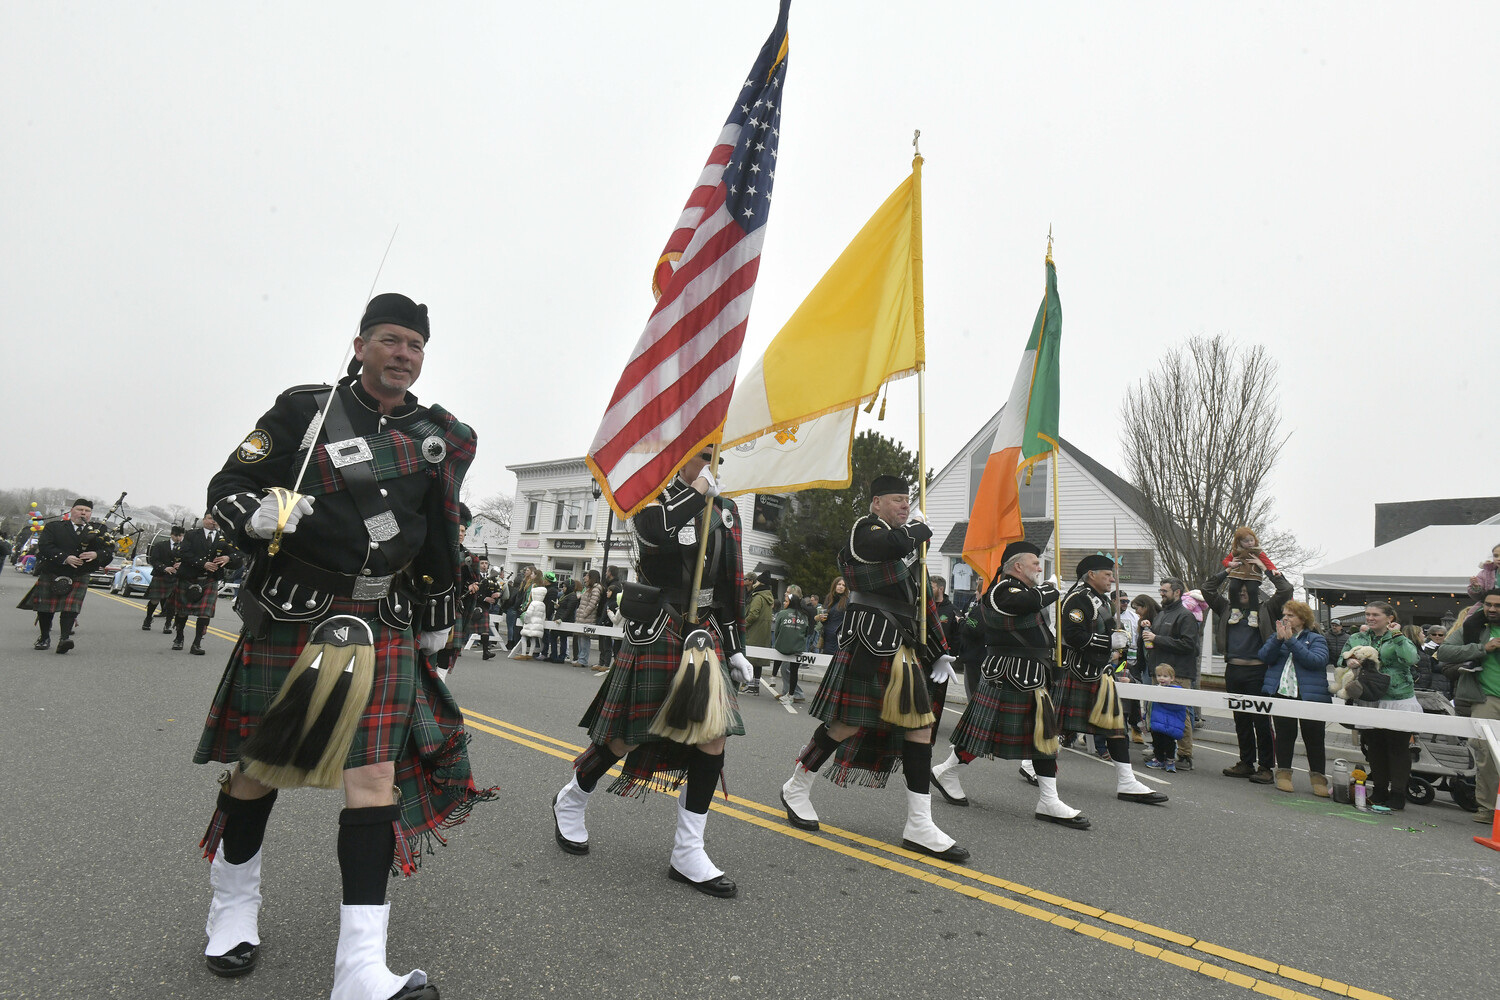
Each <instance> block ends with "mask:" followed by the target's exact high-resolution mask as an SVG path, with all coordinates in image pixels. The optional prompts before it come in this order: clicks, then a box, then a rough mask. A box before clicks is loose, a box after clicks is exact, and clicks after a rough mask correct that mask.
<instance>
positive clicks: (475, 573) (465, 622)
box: [433, 503, 479, 682]
mask: <svg viewBox="0 0 1500 1000" xmlns="http://www.w3.org/2000/svg"><path fill="white" fill-rule="evenodd" d="M473 523H474V515H473V514H472V513H471V512H470V511H469V505H468V504H466V503H460V504H459V505H458V546H459V564H458V586H457V588H456V590H455V591H454V593H455V596H456V597H457V600H458V607H457V608H456V609H455V617H454V619H453V630H452V631H451V632H450V633H449V634H448V644H447V645H446V646H445V647H443V649H442V651H441V652H439V653H438V654H437V657H436V658H435V660H434V662H433V665H434V666H435V667H437V671H438V676H439V677H441V678H442V679H443V680H444V681H445V682H446V681H447V680H448V675H449V674H450V673H452V672H453V668H454V667H456V666H458V658H459V657H460V656H462V655H463V652H464V643H465V642H467V641H468V640H469V633H470V632H471V631H472V630H473V623H474V605H475V603H476V598H475V594H477V593H478V592H479V557H478V556H476V555H475V554H474V553H472V552H470V551H469V549H468V546H466V545H464V539H465V538H466V537H467V536H468V533H469V526H470V525H472V524H473Z"/></svg>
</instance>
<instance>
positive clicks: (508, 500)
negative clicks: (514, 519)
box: [473, 493, 516, 532]
mask: <svg viewBox="0 0 1500 1000" xmlns="http://www.w3.org/2000/svg"><path fill="white" fill-rule="evenodd" d="M515 505H516V501H515V498H514V497H511V496H509V495H507V494H505V493H496V494H495V495H494V496H492V497H485V498H484V499H483V500H480V501H479V502H478V503H475V504H474V505H473V511H474V516H475V517H482V518H485V519H487V520H490V521H493V522H495V524H496V525H497V526H499V528H500V530H501V531H502V532H505V531H509V530H510V515H511V511H512V510H513V509H514V508H515Z"/></svg>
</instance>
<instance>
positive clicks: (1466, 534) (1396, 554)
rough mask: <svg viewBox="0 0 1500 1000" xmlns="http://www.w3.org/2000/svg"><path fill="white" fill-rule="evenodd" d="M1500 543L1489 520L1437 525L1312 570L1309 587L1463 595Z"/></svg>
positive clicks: (1499, 530)
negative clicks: (1470, 580)
mask: <svg viewBox="0 0 1500 1000" xmlns="http://www.w3.org/2000/svg"><path fill="white" fill-rule="evenodd" d="M1496 543H1500V527H1497V526H1495V525H1490V524H1433V525H1429V526H1427V527H1425V528H1423V529H1421V530H1420V531H1414V532H1412V533H1411V534H1409V535H1406V536H1404V537H1402V538H1397V539H1396V540H1394V541H1390V542H1386V543H1385V544H1384V545H1377V546H1376V547H1375V548H1373V549H1370V550H1368V551H1366V552H1361V553H1360V554H1359V555H1356V556H1350V557H1349V558H1348V559H1341V560H1339V561H1338V562H1334V563H1329V564H1328V565H1326V566H1319V567H1318V568H1317V569H1312V570H1308V571H1307V572H1306V573H1305V574H1304V575H1303V584H1304V586H1306V587H1307V589H1308V590H1310V591H1319V590H1321V591H1339V592H1346V593H1347V592H1360V593H1376V594H1380V593H1402V594H1441V595H1443V596H1445V597H1446V596H1448V595H1450V594H1453V595H1457V596H1458V597H1463V596H1464V592H1465V590H1466V589H1467V588H1468V586H1469V577H1471V576H1473V575H1474V572H1475V571H1476V570H1477V569H1478V568H1479V563H1480V562H1481V561H1482V560H1485V559H1488V558H1489V555H1490V550H1491V549H1492V548H1493V547H1494V546H1495V544H1496Z"/></svg>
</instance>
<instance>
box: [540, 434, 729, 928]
mask: <svg viewBox="0 0 1500 1000" xmlns="http://www.w3.org/2000/svg"><path fill="white" fill-rule="evenodd" d="M712 457H713V453H712V451H710V450H705V451H703V452H700V453H699V454H697V455H695V456H693V457H692V458H690V459H688V461H687V463H686V464H685V465H684V466H683V468H682V470H681V471H680V472H679V473H678V474H677V476H676V477H675V478H674V479H673V480H672V481H671V482H670V483H668V484H667V486H666V488H665V489H664V490H663V491H662V493H661V495H660V496H659V497H658V498H657V499H656V500H654V501H652V502H651V503H650V504H649V505H647V506H646V507H645V508H644V509H643V510H641V512H640V513H639V514H637V515H636V516H635V517H633V518H632V519H631V522H630V523H631V526H632V528H634V530H635V536H636V540H637V542H638V547H639V551H640V555H639V557H638V563H637V567H636V572H637V576H638V578H639V582H631V583H627V584H625V588H624V593H623V596H622V598H621V602H620V608H621V612H622V613H623V615H624V617H625V637H624V645H623V647H622V649H621V652H620V655H619V656H618V657H617V658H616V659H615V661H614V664H613V665H612V666H611V667H610V669H609V673H608V674H607V675H606V676H605V678H604V682H603V683H602V684H601V685H600V687H599V693H598V694H597V695H596V696H595V698H594V700H593V703H592V704H590V705H589V708H588V711H587V712H585V713H584V716H583V719H582V720H581V721H580V722H579V725H580V726H582V727H584V728H585V729H587V730H588V732H589V746H588V748H587V749H586V750H584V752H583V753H581V754H580V755H579V756H578V758H577V759H576V760H574V761H573V775H572V777H571V778H570V779H569V780H568V783H567V784H566V785H564V786H563V787H562V789H561V790H560V791H558V793H557V795H556V796H554V798H553V803H552V816H553V834H554V836H555V838H556V840H557V844H558V846H559V847H561V848H562V849H563V850H564V851H566V852H568V853H569V854H587V853H588V852H589V834H588V828H587V826H586V825H585V821H584V813H585V810H586V809H587V807H588V802H589V796H590V795H591V794H592V793H593V791H594V788H595V787H596V786H597V785H598V782H599V779H600V778H601V777H603V775H604V773H605V772H606V771H607V770H609V768H610V767H611V766H612V765H613V764H614V763H615V762H616V761H618V760H619V759H620V758H621V757H624V758H625V763H624V766H623V769H622V771H621V774H620V777H619V778H617V779H616V780H615V781H614V783H613V784H611V785H610V786H609V788H608V791H611V792H614V793H615V794H617V795H623V796H634V797H640V796H644V795H645V794H646V792H647V791H649V790H650V789H652V788H657V789H663V790H664V789H666V788H669V787H676V786H677V785H679V784H682V783H683V782H686V787H685V788H684V789H683V792H682V794H681V795H679V796H678V797H677V831H676V834H675V836H674V839H673V844H672V857H671V863H670V865H669V867H668V868H667V876H668V877H669V878H671V879H672V880H673V881H675V882H682V883H686V884H687V885H690V886H692V887H693V888H695V889H697V890H698V891H699V892H702V893H705V894H706V895H710V896H717V897H721V898H727V897H731V896H734V895H735V894H736V893H737V892H738V886H737V885H736V884H735V882H734V881H733V880H732V879H730V878H728V877H727V876H726V875H725V874H724V870H723V869H722V868H720V867H719V866H718V865H716V864H714V863H713V861H712V860H711V859H710V858H709V856H708V853H707V851H706V850H705V849H704V827H705V825H706V823H707V821H708V807H709V804H710V803H711V802H712V801H713V794H714V786H715V785H716V784H717V783H718V781H719V775H720V773H721V772H722V771H723V769H724V743H725V737H727V736H743V735H744V734H745V727H744V723H743V722H742V721H741V719H740V713H739V706H738V704H737V702H736V700H735V686H734V685H735V684H737V683H743V682H744V681H745V680H746V679H748V678H749V677H751V676H752V674H753V673H754V668H753V667H752V666H751V665H750V661H749V660H748V659H746V657H745V640H744V628H745V611H744V596H743V594H744V584H743V562H742V560H741V554H740V522H739V516H738V511H737V508H736V507H735V505H734V504H733V503H732V502H730V501H728V500H725V499H722V498H720V497H719V496H718V485H717V484H716V483H715V482H714V479H713V476H712V475H711V474H710V473H709V472H708V471H707V466H708V463H709V462H710V461H712ZM705 510H706V511H708V516H707V518H706V521H707V541H706V543H702V544H700V542H701V541H702V536H701V534H700V532H702V531H703V522H704V520H705V518H704V517H702V516H701V515H703V513H704V511H705ZM700 551H702V552H703V553H704V555H703V557H702V558H703V562H702V563H701V565H702V578H701V580H700V581H699V584H698V589H697V591H696V592H695V591H694V590H693V580H694V575H695V573H696V571H697V568H698V566H699V565H700V563H699V559H700ZM692 608H697V610H698V614H697V615H696V616H695V617H696V618H697V622H698V624H694V623H692V622H690V621H689V620H688V619H689V611H690V609H692ZM726 654H727V664H726V662H725V661H726ZM726 666H727V669H726ZM731 681H732V682H733V683H731Z"/></svg>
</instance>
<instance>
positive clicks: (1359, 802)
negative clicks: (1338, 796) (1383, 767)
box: [1353, 767, 1370, 812]
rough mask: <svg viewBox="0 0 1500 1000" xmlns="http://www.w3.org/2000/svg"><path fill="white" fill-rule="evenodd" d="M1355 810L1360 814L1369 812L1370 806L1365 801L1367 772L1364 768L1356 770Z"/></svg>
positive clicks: (1354, 775)
mask: <svg viewBox="0 0 1500 1000" xmlns="http://www.w3.org/2000/svg"><path fill="white" fill-rule="evenodd" d="M1353 778H1354V808H1356V809H1358V810H1359V811H1360V812H1369V811H1370V804H1369V802H1368V801H1367V800H1366V799H1365V772H1364V769H1363V768H1358V767H1356V768H1355V769H1354V774H1353Z"/></svg>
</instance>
